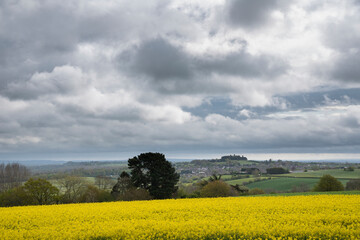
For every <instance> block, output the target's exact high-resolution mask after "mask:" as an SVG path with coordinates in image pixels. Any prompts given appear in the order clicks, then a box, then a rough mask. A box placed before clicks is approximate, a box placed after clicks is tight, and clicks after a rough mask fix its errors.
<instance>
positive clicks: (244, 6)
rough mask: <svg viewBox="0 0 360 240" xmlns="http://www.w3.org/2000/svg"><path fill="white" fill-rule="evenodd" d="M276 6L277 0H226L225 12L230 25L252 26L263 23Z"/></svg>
mask: <svg viewBox="0 0 360 240" xmlns="http://www.w3.org/2000/svg"><path fill="white" fill-rule="evenodd" d="M277 7H278V1H277V0H251V1H248V0H228V1H227V6H226V14H227V18H228V22H229V23H230V24H231V25H232V26H235V27H245V28H253V27H259V26H261V25H263V24H265V23H266V22H267V21H268V19H269V17H270V13H271V11H272V10H274V9H276V8H277Z"/></svg>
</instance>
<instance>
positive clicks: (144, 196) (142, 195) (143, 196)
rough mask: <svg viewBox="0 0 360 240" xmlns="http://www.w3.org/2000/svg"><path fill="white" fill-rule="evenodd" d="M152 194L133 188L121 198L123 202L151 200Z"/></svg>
mask: <svg viewBox="0 0 360 240" xmlns="http://www.w3.org/2000/svg"><path fill="white" fill-rule="evenodd" d="M150 199H151V196H150V193H149V192H148V191H147V190H146V189H143V188H131V189H129V190H127V191H126V192H125V193H124V194H122V195H120V196H119V200H122V201H135V200H150Z"/></svg>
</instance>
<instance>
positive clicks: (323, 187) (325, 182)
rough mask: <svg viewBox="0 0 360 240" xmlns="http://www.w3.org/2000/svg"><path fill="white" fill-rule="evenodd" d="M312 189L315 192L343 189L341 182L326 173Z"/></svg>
mask: <svg viewBox="0 0 360 240" xmlns="http://www.w3.org/2000/svg"><path fill="white" fill-rule="evenodd" d="M314 191H316V192H327V191H344V186H343V185H342V183H341V182H340V181H339V180H337V179H336V178H334V177H333V176H331V175H329V174H326V175H324V176H322V177H321V178H320V181H319V182H318V184H317V185H316V186H315V188H314Z"/></svg>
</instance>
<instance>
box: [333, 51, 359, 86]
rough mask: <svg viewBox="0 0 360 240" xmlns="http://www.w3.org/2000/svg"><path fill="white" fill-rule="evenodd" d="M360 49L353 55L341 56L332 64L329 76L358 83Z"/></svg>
mask: <svg viewBox="0 0 360 240" xmlns="http://www.w3.org/2000/svg"><path fill="white" fill-rule="evenodd" d="M359 63H360V49H358V51H357V52H355V53H348V54H343V55H342V56H341V57H339V58H338V59H337V60H336V61H335V63H334V64H333V69H332V71H331V75H332V77H333V78H335V79H338V80H342V81H346V82H358V83H360V68H359Z"/></svg>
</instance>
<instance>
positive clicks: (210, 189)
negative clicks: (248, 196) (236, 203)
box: [200, 180, 231, 197]
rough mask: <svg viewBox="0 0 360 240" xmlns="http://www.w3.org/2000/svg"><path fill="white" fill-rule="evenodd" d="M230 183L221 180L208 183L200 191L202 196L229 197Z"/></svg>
mask: <svg viewBox="0 0 360 240" xmlns="http://www.w3.org/2000/svg"><path fill="white" fill-rule="evenodd" d="M230 190H231V189H230V185H229V184H227V183H225V182H224V181H221V180H216V181H213V182H210V183H208V184H207V185H206V186H205V187H203V188H202V189H201V191H200V196H201V197H228V196H230V194H231V191H230Z"/></svg>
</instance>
